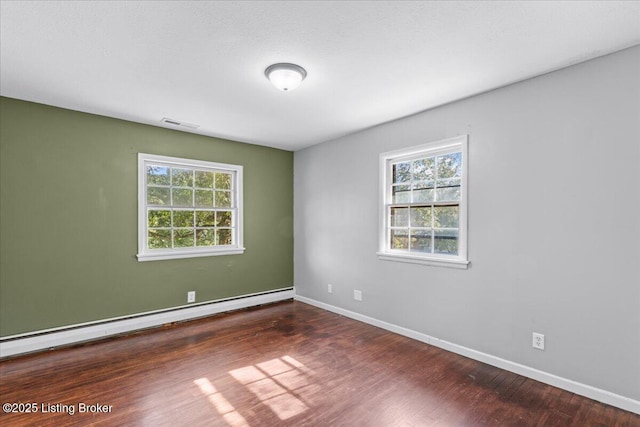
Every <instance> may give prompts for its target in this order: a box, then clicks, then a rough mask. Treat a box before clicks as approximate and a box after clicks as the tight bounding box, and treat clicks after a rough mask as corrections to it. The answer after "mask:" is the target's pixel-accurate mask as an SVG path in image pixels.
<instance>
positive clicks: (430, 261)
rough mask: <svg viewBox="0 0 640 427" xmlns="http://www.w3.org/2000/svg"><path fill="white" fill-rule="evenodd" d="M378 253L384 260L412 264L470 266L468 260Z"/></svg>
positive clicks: (449, 266) (465, 267)
mask: <svg viewBox="0 0 640 427" xmlns="http://www.w3.org/2000/svg"><path fill="white" fill-rule="evenodd" d="M377 254H378V259H380V260H383V261H396V262H408V263H411V264H422V265H430V266H433V267H447V268H457V269H461V270H466V269H467V268H469V261H467V260H458V259H446V258H435V257H425V256H419V255H418V256H416V255H406V254H392V253H389V252H378V253H377Z"/></svg>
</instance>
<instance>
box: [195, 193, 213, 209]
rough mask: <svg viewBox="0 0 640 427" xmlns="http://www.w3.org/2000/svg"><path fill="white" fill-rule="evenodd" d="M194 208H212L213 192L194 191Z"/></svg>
mask: <svg viewBox="0 0 640 427" xmlns="http://www.w3.org/2000/svg"><path fill="white" fill-rule="evenodd" d="M196 207H198V208H211V207H213V190H196Z"/></svg>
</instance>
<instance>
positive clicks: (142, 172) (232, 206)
mask: <svg viewBox="0 0 640 427" xmlns="http://www.w3.org/2000/svg"><path fill="white" fill-rule="evenodd" d="M138 198H139V201H138V260H139V261H151V260H160V259H173V258H191V257H200V256H213V255H230V254H241V253H243V252H244V247H243V244H242V166H239V165H229V164H223V163H212V162H205V161H201V160H189V159H180V158H176V157H165V156H156V155H151V154H143V153H140V154H138Z"/></svg>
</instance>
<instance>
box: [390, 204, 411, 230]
mask: <svg viewBox="0 0 640 427" xmlns="http://www.w3.org/2000/svg"><path fill="white" fill-rule="evenodd" d="M391 226H392V227H408V226H409V208H391Z"/></svg>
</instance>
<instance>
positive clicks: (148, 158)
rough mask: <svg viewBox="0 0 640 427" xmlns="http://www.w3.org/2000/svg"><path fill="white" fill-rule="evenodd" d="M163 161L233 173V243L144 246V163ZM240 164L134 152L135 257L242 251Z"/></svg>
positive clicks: (197, 255) (145, 243)
mask: <svg viewBox="0 0 640 427" xmlns="http://www.w3.org/2000/svg"><path fill="white" fill-rule="evenodd" d="M147 162H149V163H167V164H170V165H172V166H174V165H178V166H185V167H189V168H198V167H201V168H207V169H221V170H226V171H231V172H233V173H234V175H235V178H234V189H233V197H234V198H235V200H236V218H235V223H236V244H235V245H233V246H225V247H194V248H173V249H148V248H147V201H146V184H147V183H146V175H147V174H146V163H147ZM242 170H243V168H242V166H241V165H231V164H226V163H215V162H207V161H203V160H191V159H183V158H178V157H168V156H158V155H154V154H145V153H138V254H137V255H136V256H137V258H138V261H156V260H165V259H181V258H195V257H206V256H218V255H238V254H243V253H244V251H245V248H244V244H243V229H244V222H243V210H242V200H243V199H242Z"/></svg>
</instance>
